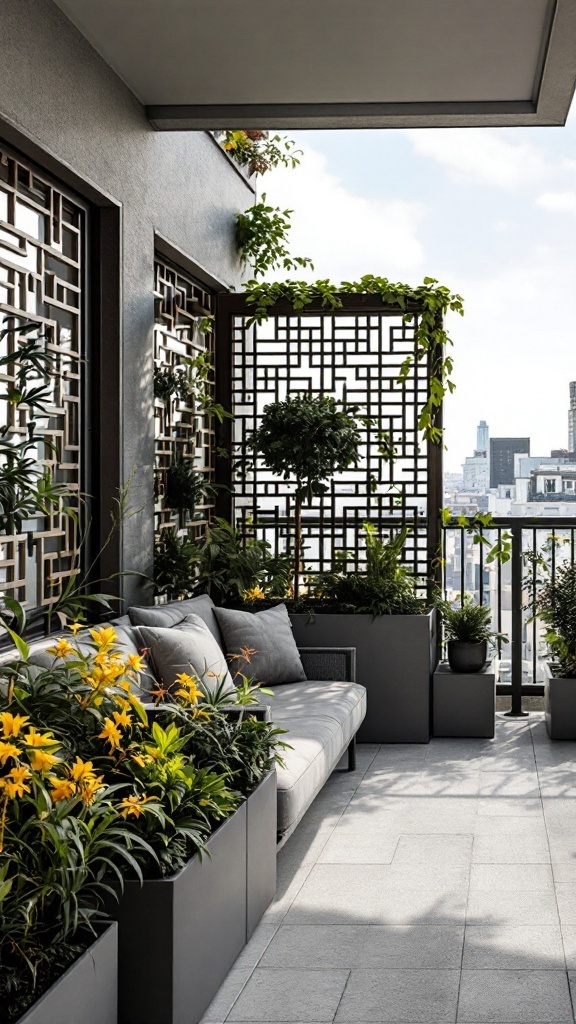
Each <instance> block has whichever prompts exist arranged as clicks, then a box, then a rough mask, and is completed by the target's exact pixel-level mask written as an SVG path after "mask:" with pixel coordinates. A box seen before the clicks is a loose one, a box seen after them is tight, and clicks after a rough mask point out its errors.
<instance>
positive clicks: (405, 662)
mask: <svg viewBox="0 0 576 1024" xmlns="http://www.w3.org/2000/svg"><path fill="white" fill-rule="evenodd" d="M290 618H291V621H292V627H293V630H294V636H295V638H296V643H297V644H298V645H299V646H300V647H355V648H356V682H358V683H361V684H362V686H365V687H366V690H367V691H368V712H367V715H366V718H365V719H364V722H363V723H362V725H361V726H360V729H359V731H358V737H357V738H358V741H359V742H360V743H428V742H429V740H430V718H431V697H430V694H431V680H432V672H433V671H434V668H435V667H436V661H437V656H436V615H435V612H430V613H429V614H428V615H380V616H378V617H376V618H374V617H373V616H372V615H364V614H361V615H332V614H330V613H314V615H313V617H312V618H311V617H310V616H309V615H291V616H290Z"/></svg>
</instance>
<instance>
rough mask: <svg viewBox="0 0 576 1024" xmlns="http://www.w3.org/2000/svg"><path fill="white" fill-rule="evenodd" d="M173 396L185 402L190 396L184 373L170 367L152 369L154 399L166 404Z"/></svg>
mask: <svg viewBox="0 0 576 1024" xmlns="http://www.w3.org/2000/svg"><path fill="white" fill-rule="evenodd" d="M173 395H176V397H177V398H181V399H182V401H184V402H185V401H186V400H187V398H188V397H189V395H190V385H189V383H188V378H187V376H186V373H185V372H184V371H183V370H180V369H174V368H173V367H171V366H155V367H154V397H155V398H159V399H160V401H161V402H168V401H169V400H170V399H171V398H172V396H173Z"/></svg>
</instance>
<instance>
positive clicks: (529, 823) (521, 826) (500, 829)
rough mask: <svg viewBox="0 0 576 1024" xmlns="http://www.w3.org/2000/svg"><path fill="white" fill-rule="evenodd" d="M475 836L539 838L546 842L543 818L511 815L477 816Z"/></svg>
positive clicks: (546, 835) (546, 836)
mask: <svg viewBox="0 0 576 1024" xmlns="http://www.w3.org/2000/svg"><path fill="white" fill-rule="evenodd" d="M474 835H475V836H498V837H508V836H513V837H518V838H519V837H522V836H529V837H530V838H539V839H542V840H544V841H545V842H546V840H547V838H548V834H547V831H546V825H545V823H544V818H543V817H541V818H534V817H526V816H523V815H518V814H514V813H513V809H512V813H510V814H482V815H478V817H477V818H476V821H475V823H474Z"/></svg>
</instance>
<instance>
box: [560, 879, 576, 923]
mask: <svg viewBox="0 0 576 1024" xmlns="http://www.w3.org/2000/svg"><path fill="white" fill-rule="evenodd" d="M556 900H557V902H558V913H559V915H560V924H561V925H562V926H564V925H567V926H570V925H572V924H574V922H575V921H576V885H572V884H565V883H563V882H558V883H557V885H556Z"/></svg>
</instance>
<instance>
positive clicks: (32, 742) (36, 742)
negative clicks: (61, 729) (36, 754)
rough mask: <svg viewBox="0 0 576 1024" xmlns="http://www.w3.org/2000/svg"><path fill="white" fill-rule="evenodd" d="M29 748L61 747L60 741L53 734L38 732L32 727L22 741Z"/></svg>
mask: <svg viewBox="0 0 576 1024" xmlns="http://www.w3.org/2000/svg"><path fill="white" fill-rule="evenodd" d="M21 742H22V743H24V744H25V745H26V746H27V747H59V746H60V744H59V742H58V740H55V739H54V735H53V734H52V733H51V732H38V730H37V729H36V728H35V727H34V726H31V727H30V730H29V731H28V732H27V733H26V734H25V735H24V736H23V737H22V740H21Z"/></svg>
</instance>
